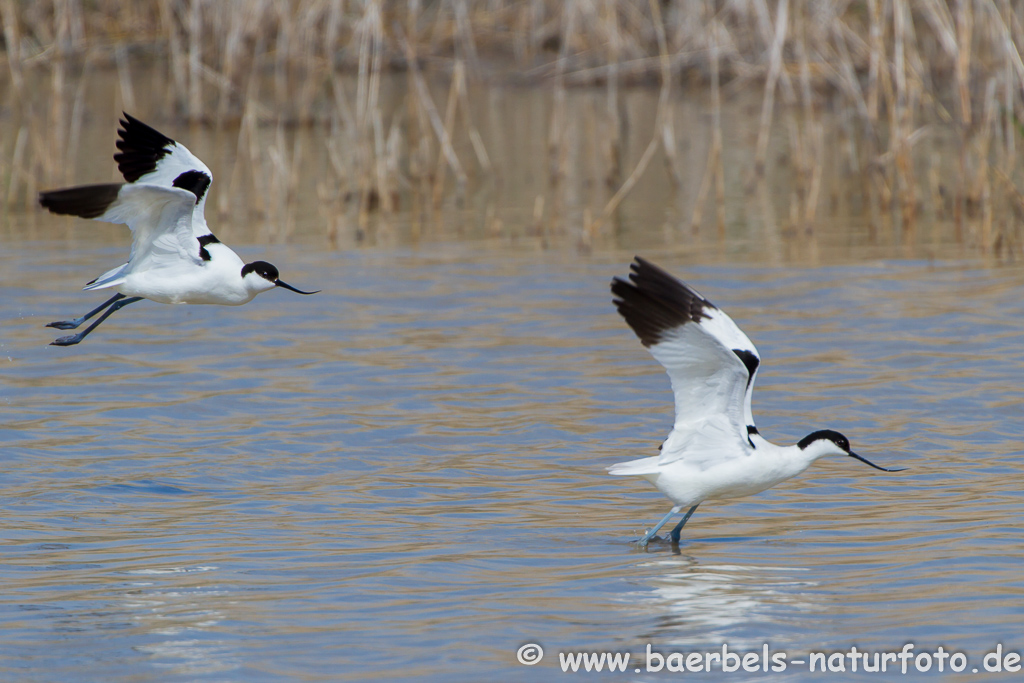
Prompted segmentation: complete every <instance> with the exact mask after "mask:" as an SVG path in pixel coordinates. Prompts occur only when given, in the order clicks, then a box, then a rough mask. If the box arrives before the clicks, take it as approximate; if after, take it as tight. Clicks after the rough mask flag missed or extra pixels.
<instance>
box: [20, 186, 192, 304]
mask: <svg viewBox="0 0 1024 683" xmlns="http://www.w3.org/2000/svg"><path fill="white" fill-rule="evenodd" d="M39 203H40V204H42V205H43V206H44V207H45V208H47V209H49V210H50V211H52V212H53V213H56V214H64V215H70V216H80V217H82V218H93V219H95V220H98V221H104V222H107V223H125V224H127V226H128V227H129V228H131V231H132V250H131V254H130V255H129V257H128V263H126V264H124V265H123V266H119V267H117V268H114V269H113V270H110V271H108V272H106V273H104V274H103V275H101V276H100V277H98V278H96V279H95V280H93V281H92V282H90V283H89V284H88V285H87V286H86V287H85V289H103V288H105V287H113V286H115V285H118V284H121V282H123V281H124V277H125V275H127V274H128V273H130V272H132V271H134V270H156V269H159V268H167V267H171V268H180V267H181V266H182V264H183V263H191V264H194V265H197V266H198V265H202V264H203V262H204V261H208V260H210V258H209V254H208V253H206V250H205V248H204V247H205V245H204V244H203V243H202V241H201V240H199V239H197V238H196V237H195V236H194V235H193V234H192V211H193V209H194V207H195V204H196V196H195V195H194V194H193V193H192V192H190V191H189V190H184V189H182V188H178V187H161V186H159V185H149V184H145V183H128V184H121V183H113V184H108V185H83V186H81V187H72V188H68V189H66V190H53V191H52V192H42V193H40V195H39ZM204 253H205V256H204Z"/></svg>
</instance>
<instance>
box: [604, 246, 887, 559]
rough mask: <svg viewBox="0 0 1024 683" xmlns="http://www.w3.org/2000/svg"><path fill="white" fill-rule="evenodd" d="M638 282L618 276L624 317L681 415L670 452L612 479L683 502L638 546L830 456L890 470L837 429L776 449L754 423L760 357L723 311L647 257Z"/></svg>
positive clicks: (626, 466)
mask: <svg viewBox="0 0 1024 683" xmlns="http://www.w3.org/2000/svg"><path fill="white" fill-rule="evenodd" d="M630 270H631V271H632V272H631V273H630V274H629V280H628V281H627V280H623V279H620V278H614V279H613V280H612V294H613V295H614V296H615V298H614V303H615V306H616V307H617V308H618V310H619V313H620V314H621V315H622V317H623V318H625V319H626V322H627V323H628V324H629V326H630V327H631V328H633V331H634V332H636V335H637V336H638V337H640V341H641V342H642V343H643V345H644V346H646V347H647V349H648V350H649V351H650V352H651V355H653V356H654V358H655V359H656V360H657V361H658V362H659V363H661V364H662V365H663V366H664V367H665V370H666V371H667V372H668V376H669V379H670V380H671V382H672V391H673V393H674V394H675V405H676V411H675V412H676V416H675V424H674V426H673V428H672V432H671V433H670V434H669V435H668V438H667V439H665V442H664V443H663V444H662V446H661V454H660V455H657V456H654V457H651V458H641V459H640V460H630V461H628V462H621V463H618V464H616V465H612V466H611V467H609V468H608V471H609V473H611V474H616V475H634V476H639V477H643V478H644V479H646V480H648V481H649V482H651V483H652V484H654V486H655V487H657V489H658V490H659V491H661V492H662V493H663V494H665V495H666V496H667V497H668V498H669V499H670V500H671V501H672V502H673V503H674V504H675V505H674V507H673V508H672V509H671V511H669V513H668V514H667V515H665V517H664V518H662V519H661V521H659V522H658V523H657V524H656V525H655V527H654V528H653V529H651V530H650V531H648V532H647V533H646V534H644V536H643V538H641V539H639V541H638V543H639V544H640V545H641V546H646V545H647V543H648V541H650V540H651V539H652V538H653V537H654V535H655V534H656V533H657V532H658V530H659V529H661V527H662V526H664V525H665V524H666V523H667V522H668V521H669V520H670V519H671V518H672V516H673V515H675V514H677V513H679V512H681V511H682V510H684V509H686V510H687V512H686V514H685V515H684V516H683V518H682V520H681V521H680V522H679V524H677V525H676V527H675V528H674V529H672V541H673V542H675V543H678V542H679V534H680V532H681V531H682V528H683V526H684V525H685V524H686V522H687V520H689V519H690V516H691V515H693V513H694V511H695V510H696V509H697V506H698V505H700V504H701V503H702V502H704V501H705V500H711V499H721V498H740V497H743V496H749V495H753V494H755V493H759V492H760V491H764V490H765V489H767V488H771V487H772V486H775V485H776V484H779V483H781V482H784V481H786V480H787V479H790V478H792V477H795V476H796V475H798V474H800V473H801V472H803V471H804V470H805V469H807V468H808V467H810V465H811V464H812V463H813V462H814V461H815V460H817V459H818V458H822V457H824V456H826V455H847V456H849V457H851V458H855V459H857V460H860V461H861V462H863V463H867V464H868V465H871V466H872V467H874V468H875V469H877V470H882V471H883V472H900V471H902V470H900V469H886V468H884V467H879V466H878V465H876V464H874V463H873V462H870V461H868V460H867V459H866V458H864V457H862V456H860V455H857V454H856V453H854V452H853V451H852V450H850V442H849V440H847V438H846V437H845V436H843V435H842V434H840V433H839V432H835V431H832V430H831V429H823V430H821V431H817V432H814V433H812V434H808V435H807V436H805V437H804V438H803V439H801V440H800V442H799V443H797V444H796V445H795V446H776V445H775V444H773V443H770V442H768V441H767V440H765V439H764V438H763V437H762V436H761V435H760V434H759V433H758V431H757V427H756V426H754V416H753V413H752V412H751V409H750V397H751V394H752V393H753V391H754V380H755V379H756V378H757V370H758V368H759V367H760V365H761V357H760V355H759V354H758V353H757V349H756V348H754V345H753V343H751V341H750V339H748V338H747V335H745V334H743V332H742V331H741V330H740V328H739V327H737V326H736V323H734V322H733V321H732V319H731V318H729V316H727V315H726V314H725V313H724V312H723V311H722V310H720V309H719V308H717V307H716V306H715V305H714V304H712V303H711V302H710V301H708V300H707V299H705V298H704V297H702V296H701V295H700V294H698V293H697V292H696V290H694V289H691V288H690V287H688V286H687V285H686V284H684V283H682V282H680V281H679V280H677V279H676V278H674V277H672V276H671V275H669V274H668V273H666V272H665V271H663V270H661V269H660V268H658V267H657V266H655V265H653V264H651V263H649V262H648V261H645V260H644V259H642V258H640V257H636V260H635V261H634V262H633V263H632V264H631V266H630Z"/></svg>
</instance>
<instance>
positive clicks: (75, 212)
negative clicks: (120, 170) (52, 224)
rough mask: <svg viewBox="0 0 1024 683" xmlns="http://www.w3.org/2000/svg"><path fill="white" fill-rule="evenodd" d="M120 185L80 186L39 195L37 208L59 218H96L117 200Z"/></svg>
mask: <svg viewBox="0 0 1024 683" xmlns="http://www.w3.org/2000/svg"><path fill="white" fill-rule="evenodd" d="M121 187H122V184H121V183H105V184H102V185H80V186H78V187H68V188H65V189H62V190H47V191H45V192H40V193H39V206H41V207H43V208H44V209H46V210H48V211H49V212H50V213H55V214H58V215H61V216H79V217H81V218H98V217H99V216H102V215H103V214H104V213H106V211H107V209H108V208H109V207H110V205H111V204H113V203H114V201H115V200H116V199H117V194H118V192H120V190H121Z"/></svg>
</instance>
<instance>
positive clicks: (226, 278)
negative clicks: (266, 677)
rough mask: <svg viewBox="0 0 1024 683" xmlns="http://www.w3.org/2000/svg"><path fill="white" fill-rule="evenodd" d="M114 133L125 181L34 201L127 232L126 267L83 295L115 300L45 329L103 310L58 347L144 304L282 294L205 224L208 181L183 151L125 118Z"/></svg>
mask: <svg viewBox="0 0 1024 683" xmlns="http://www.w3.org/2000/svg"><path fill="white" fill-rule="evenodd" d="M121 126H122V127H121V128H120V129H118V131H117V133H118V136H119V137H120V139H119V140H118V141H117V148H118V149H119V150H121V151H120V152H119V153H118V154H115V155H114V161H116V162H117V168H118V170H119V171H120V172H121V175H123V176H124V179H125V180H126V181H127V182H125V183H109V184H104V185H83V186H81V187H71V188H67V189H64V190H51V191H49V192H41V193H40V194H39V203H40V204H42V205H43V206H44V207H45V208H47V209H49V210H50V211H52V212H53V213H57V214H64V215H70V216H81V217H82V218H93V219H96V220H98V221H105V222H107V223H125V224H127V225H128V227H129V228H130V229H131V231H132V249H131V254H130V255H129V256H128V263H125V264H124V265H121V266H118V267H117V268H114V269H113V270H110V271H107V272H106V273H104V274H103V275H101V276H99V277H98V278H96V279H95V280H93V281H92V282H90V283H89V284H88V285H86V286H85V289H86V290H93V289H108V288H114V289H115V290H116V291H117V294H115V295H114V296H112V297H111V298H110V299H108V300H107V301H105V302H104V303H103V304H101V305H100V306H97V307H96V308H94V309H93V310H91V311H89V312H88V313H86V314H85V315H83V316H82V317H80V318H75V319H73V320H62V321H59V322H54V323H50V324H49V325H47V327H56V328H57V329H60V330H73V329H76V328H78V327H79V326H80V325H81V324H82V323H84V322H85V321H86V320H89V319H91V318H92V317H93V316H95V315H97V314H98V313H100V312H101V311H104V309H106V310H105V312H104V313H103V315H101V316H100V317H99V319H98V320H97V321H96V322H94V323H93V324H92V325H90V326H89V327H87V328H86V329H85V330H83V331H82V332H79V333H78V334H72V335H68V336H66V337H61V338H60V339H57V340H56V341H54V342H53V344H54V345H56V346H71V345H72V344H77V343H78V342H80V341H82V340H83V339H84V338H85V337H86V336H87V335H88V334H89V333H90V332H92V331H93V330H95V329H96V327H97V326H99V324H100V323H102V322H103V321H104V320H106V319H107V318H108V317H110V315H111V314H112V313H114V312H115V311H117V310H119V309H121V308H124V307H125V306H127V305H128V304H133V303H135V302H136V301H142V300H143V299H149V300H151V301H158V302H160V303H164V304H220V305H222V306H241V305H242V304H244V303H248V302H249V301H252V298H253V297H254V296H256V295H257V294H259V293H260V292H266V291H267V290H270V289H273V288H274V287H283V288H284V289H290V290H291V291H293V292H298V293H299V294H316V292H303V291H302V290H300V289H295V288H294V287H292V286H291V285H289V284H287V283H285V282H283V281H282V280H281V279H280V278H279V277H278V272H277V268H275V267H274V266H273V265H271V264H269V263H267V262H266V261H254V262H252V263H243V262H242V259H240V258H238V254H236V253H235V252H233V251H231V249H229V248H228V247H227V246H226V245H224V244H221V242H220V240H218V239H217V238H216V237H214V235H213V233H211V232H210V229H209V227H207V225H206V217H205V216H204V207H205V206H206V191H207V190H208V189H209V188H210V183H212V182H213V174H212V173H210V169H208V168H207V167H206V164H204V163H203V162H202V161H200V160H199V159H197V158H196V157H195V156H193V154H192V153H191V152H189V151H188V149H186V148H185V146H184V145H182V144H179V143H177V142H175V141H174V140H172V139H170V138H169V137H167V136H166V135H164V134H162V133H160V132H158V131H156V130H154V129H152V128H150V127H149V126H147V125H146V124H144V123H142V122H141V121H139V120H138V119H135V118H132V117H131V116H129V115H128V114H125V115H124V120H123V121H121Z"/></svg>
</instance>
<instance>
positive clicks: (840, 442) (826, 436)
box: [797, 429, 905, 472]
mask: <svg viewBox="0 0 1024 683" xmlns="http://www.w3.org/2000/svg"><path fill="white" fill-rule="evenodd" d="M821 440H824V441H831V442H832V443H834V444H835V445H836V446H839V448H841V449H842V450H843V451H845V452H846V454H847V455H848V456H850V457H851V458H856V459H857V460H860V461H861V462H862V463H865V464H867V465H871V466H872V467H874V468H875V469H876V470H882V471H883V472H902V471H903V470H904V469H905V468H903V467H900V468H896V469H886V468H884V467H879V466H878V465H876V464H875V463H873V462H871V461H870V460H868V459H867V458H863V457H861V456H859V455H857V454H856V453H854V452H853V451H851V450H850V440H849V439H847V438H846V437H845V436H843V435H842V434H840V433H839V432H836V431H833V430H831V429H819V430H818V431H816V432H812V433H810V434H808V435H807V436H805V437H804V438H802V439H800V443H798V444H797V446H799V447H800V449H801V450H803V449H806V448H807V447H808V446H810V445H811V444H812V443H814V442H815V441H821Z"/></svg>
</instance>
